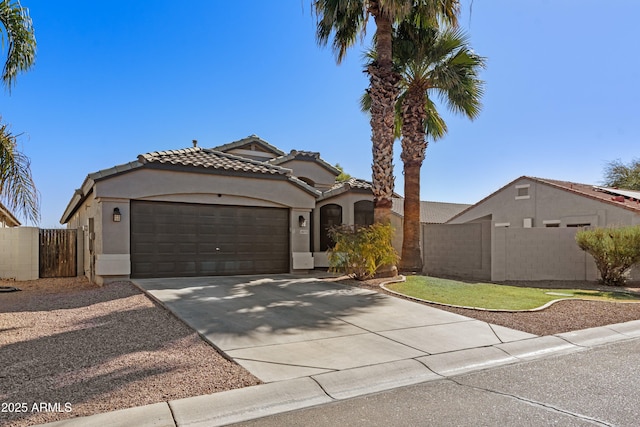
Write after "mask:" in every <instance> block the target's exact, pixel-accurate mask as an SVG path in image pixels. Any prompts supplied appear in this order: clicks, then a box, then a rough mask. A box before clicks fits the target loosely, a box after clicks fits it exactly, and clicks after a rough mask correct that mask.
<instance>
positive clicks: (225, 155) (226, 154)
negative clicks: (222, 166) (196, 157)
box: [202, 148, 293, 175]
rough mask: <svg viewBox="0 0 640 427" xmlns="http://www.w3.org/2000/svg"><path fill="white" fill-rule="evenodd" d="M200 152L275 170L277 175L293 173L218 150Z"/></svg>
mask: <svg viewBox="0 0 640 427" xmlns="http://www.w3.org/2000/svg"><path fill="white" fill-rule="evenodd" d="M202 151H203V152H204V153H207V154H213V155H215V156H218V157H224V158H227V159H229V160H238V161H240V162H243V163H249V164H252V165H255V166H261V167H263V168H265V169H271V170H276V171H278V172H279V173H282V174H285V175H290V174H291V173H293V171H292V170H291V169H288V168H283V167H282V166H277V165H272V164H269V163H267V162H261V161H259V160H253V159H248V158H246V157H242V156H238V155H237V154H231V153H227V152H224V151H218V150H215V149H213V148H204V149H203V150H202Z"/></svg>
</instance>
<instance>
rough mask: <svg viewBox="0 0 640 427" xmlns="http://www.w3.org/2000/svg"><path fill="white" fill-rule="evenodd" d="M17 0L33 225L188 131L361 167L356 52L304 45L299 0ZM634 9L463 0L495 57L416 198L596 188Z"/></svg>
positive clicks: (617, 146) (306, 22)
mask: <svg viewBox="0 0 640 427" xmlns="http://www.w3.org/2000/svg"><path fill="white" fill-rule="evenodd" d="M22 4H23V6H25V7H28V8H29V9H30V12H31V16H32V18H33V22H34V26H35V29H36V36H37V40H38V56H37V61H36V65H35V67H34V68H33V69H32V70H31V71H30V72H28V73H25V74H22V75H20V76H19V77H18V80H17V85H16V87H15V88H14V89H13V91H12V93H11V95H9V94H8V93H6V92H4V93H2V94H0V114H1V115H2V117H3V120H4V121H5V122H6V123H9V124H10V125H11V130H12V132H13V133H14V134H18V133H24V135H23V136H22V137H21V138H20V147H21V150H22V151H23V152H24V153H25V154H27V155H28V156H29V157H30V158H31V160H32V171H33V174H34V178H35V180H36V184H37V186H38V188H39V190H40V192H41V193H42V222H41V224H40V225H41V226H43V227H56V226H59V223H58V221H59V219H60V217H61V216H62V213H63V211H64V208H65V207H66V205H67V203H68V202H69V200H70V198H71V196H72V195H73V192H74V190H75V189H76V188H78V187H79V186H80V185H81V184H82V182H83V180H84V179H85V177H86V176H87V174H88V173H90V172H94V171H97V170H100V169H105V168H109V167H111V166H114V165H116V164H121V163H126V162H129V161H132V160H135V159H136V157H137V155H138V154H141V153H146V152H150V151H157V150H166V149H176V148H183V147H188V146H191V140H192V139H197V140H199V143H200V146H205V147H213V146H216V145H220V144H224V143H227V142H231V141H234V140H237V139H240V138H243V137H246V136H248V135H251V134H257V135H258V136H260V137H262V138H263V139H265V140H267V141H268V142H270V143H272V144H274V145H276V146H278V147H279V148H281V149H282V150H284V151H286V152H288V151H289V150H291V149H299V150H309V151H319V152H321V154H322V156H323V158H324V159H325V160H327V161H328V162H330V163H332V164H335V163H340V164H341V165H342V166H343V167H344V168H345V170H346V171H347V172H349V173H350V174H351V175H353V176H357V177H360V178H365V179H370V177H371V169H370V165H371V143H370V128H369V123H368V118H367V117H366V116H365V115H364V114H362V113H361V112H360V111H359V108H358V99H359V96H360V94H361V93H362V91H363V90H364V89H365V88H366V86H367V78H366V76H365V75H364V74H363V73H362V67H361V54H362V52H363V50H364V49H365V47H366V46H361V45H356V46H355V47H354V48H353V49H352V50H351V51H350V52H349V54H348V56H347V59H346V61H345V62H344V63H343V64H342V65H340V66H337V65H336V64H335V61H334V56H333V53H332V52H331V50H330V49H329V48H324V49H323V48H320V47H318V46H317V44H316V42H315V34H314V18H313V17H312V14H311V7H310V0H283V1H269V2H265V1H257V0H256V1H249V2H222V1H210V0H185V1H183V2H176V1H173V0H172V1H167V0H154V1H139V2H114V1H106V0H100V1H99V0H92V1H86V0H85V1H79V0H69V1H66V2H53V1H50V0H22ZM638 16H640V1H637V0H616V1H615V2H612V3H609V2H603V1H602V0H559V1H558V0H546V1H545V0H521V1H513V0H474V1H473V4H472V8H471V13H470V0H463V8H462V20H461V23H462V26H463V28H464V29H465V30H466V31H468V32H469V34H470V36H471V42H472V45H473V47H474V49H475V50H476V52H478V53H479V54H481V55H483V56H486V57H487V58H488V67H487V69H486V70H485V71H484V72H483V73H482V78H483V79H484V80H485V81H486V95H485V97H484V101H483V104H484V108H483V111H482V114H481V115H480V117H479V118H478V119H477V120H475V121H474V122H469V121H467V120H465V119H462V118H459V117H455V116H453V115H452V114H450V113H447V112H446V111H444V110H443V115H444V116H445V118H446V120H447V122H448V125H449V134H448V135H447V136H446V137H445V138H444V139H442V140H440V141H438V142H437V143H430V145H429V148H428V149H427V159H426V161H425V163H424V166H423V168H422V195H421V196H422V199H423V200H435V201H446V202H460V203H475V202H476V201H478V200H480V199H481V198H483V197H485V196H486V195H488V194H490V193H492V192H493V191H495V190H497V189H498V188H499V187H501V186H503V185H504V184H506V183H508V182H509V181H511V180H513V179H515V178H517V177H518V176H520V175H533V176H539V177H545V178H553V179H563V180H570V181H576V182H583V183H591V184H598V183H600V181H601V180H602V170H603V166H604V164H605V163H606V162H607V161H609V160H613V159H617V158H620V159H622V160H625V161H628V160H630V159H631V158H633V157H638V149H637V147H638V141H640V120H638V112H637V109H638V103H639V100H640V96H639V95H640V85H639V84H638V81H639V80H640V79H639V73H640V59H639V56H638V54H637V52H636V51H637V42H638V40H640V28H639V25H638V21H637V17H638ZM373 31H374V26H373V25H372V26H371V27H370V33H372V32H373ZM5 54H6V52H3V53H2V55H3V58H4V55H5ZM3 60H4V59H3ZM396 147H397V148H396V151H399V143H398V144H397V146H396ZM395 165H396V167H395V174H396V177H397V178H396V191H397V192H399V193H402V189H403V187H402V185H403V184H402V166H401V165H402V164H401V162H400V161H399V159H397V156H396V161H395Z"/></svg>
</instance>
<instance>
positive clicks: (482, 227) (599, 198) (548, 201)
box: [423, 176, 640, 281]
mask: <svg viewBox="0 0 640 427" xmlns="http://www.w3.org/2000/svg"><path fill="white" fill-rule="evenodd" d="M636 224H640V192H638V191H628V190H620V189H615V188H604V187H598V186H593V185H587V184H579V183H573V182H567V181H558V180H551V179H542V178H534V177H528V176H522V177H520V178H518V179H516V180H514V181H512V182H510V183H509V184H507V185H505V186H504V187H502V188H500V189H499V190H497V191H496V192H494V193H492V194H491V195H489V196H487V197H486V198H484V199H482V200H481V201H479V202H478V203H476V204H475V205H473V206H470V207H468V208H466V209H465V210H463V211H461V212H460V213H458V214H457V215H455V216H453V217H452V218H451V219H449V220H448V221H447V223H446V224H444V225H430V226H429V225H427V226H424V228H423V234H424V235H425V236H426V239H425V246H424V251H423V253H424V256H425V271H427V272H428V273H431V274H437V275H450V276H461V277H466V278H473V279H484V280H489V279H490V280H494V281H503V280H596V279H597V278H598V271H597V269H596V268H595V263H594V262H593V260H592V258H591V256H589V255H588V254H586V253H585V252H584V251H582V250H580V249H579V248H578V245H577V244H576V242H575V233H576V230H577V229H578V228H579V227H589V226H601V227H603V226H626V225H636ZM639 273H640V272H632V276H631V277H632V279H634V280H638V279H640V274H639Z"/></svg>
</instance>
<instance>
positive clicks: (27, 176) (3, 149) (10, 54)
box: [0, 0, 39, 223]
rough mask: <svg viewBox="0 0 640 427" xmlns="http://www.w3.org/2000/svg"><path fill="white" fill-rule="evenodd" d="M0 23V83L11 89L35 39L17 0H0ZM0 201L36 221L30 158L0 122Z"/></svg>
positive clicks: (29, 62)
mask: <svg viewBox="0 0 640 427" xmlns="http://www.w3.org/2000/svg"><path fill="white" fill-rule="evenodd" d="M0 24H1V25H2V27H3V28H4V31H3V32H2V34H0V36H2V41H3V42H6V46H7V59H6V62H5V64H4V68H3V70H2V83H3V85H4V86H5V88H6V89H7V91H9V92H11V87H12V86H13V85H14V84H15V80H16V77H17V75H18V73H20V72H22V71H27V70H28V69H30V68H31V67H32V65H33V63H34V60H35V53H36V38H35V33H34V31H33V25H32V23H31V18H30V17H29V12H28V10H27V9H25V8H23V7H22V6H21V5H20V2H19V1H18V0H14V1H13V2H11V0H1V1H0ZM0 200H2V201H3V202H4V203H5V204H6V206H7V208H9V209H10V210H12V211H14V212H19V213H21V214H22V215H23V216H24V217H26V218H27V219H29V220H31V221H33V222H34V223H37V222H38V219H39V214H38V212H39V197H38V192H37V190H36V187H35V184H34V182H33V178H32V176H31V168H30V162H29V158H28V157H26V156H25V155H24V154H22V153H21V152H19V151H18V148H17V137H16V136H15V135H13V134H12V133H11V132H10V131H9V129H8V126H7V125H6V124H4V123H2V122H1V121H0Z"/></svg>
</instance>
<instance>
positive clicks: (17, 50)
mask: <svg viewBox="0 0 640 427" xmlns="http://www.w3.org/2000/svg"><path fill="white" fill-rule="evenodd" d="M0 24H2V26H3V27H4V34H2V36H3V37H2V40H3V42H6V44H7V48H8V49H7V60H6V62H5V63H4V68H3V70H2V83H3V84H4V86H5V88H7V90H9V91H11V87H12V86H13V85H14V84H15V80H16V77H17V76H18V73H19V72H21V71H27V70H28V69H29V68H31V66H32V65H33V63H34V61H35V57H36V36H35V33H34V31H33V24H32V22H31V18H30V17H29V11H28V9H25V8H23V7H22V6H21V5H20V2H19V1H18V0H14V1H13V2H11V0H1V1H0ZM3 44H4V43H3ZM3 47H4V46H3Z"/></svg>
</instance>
